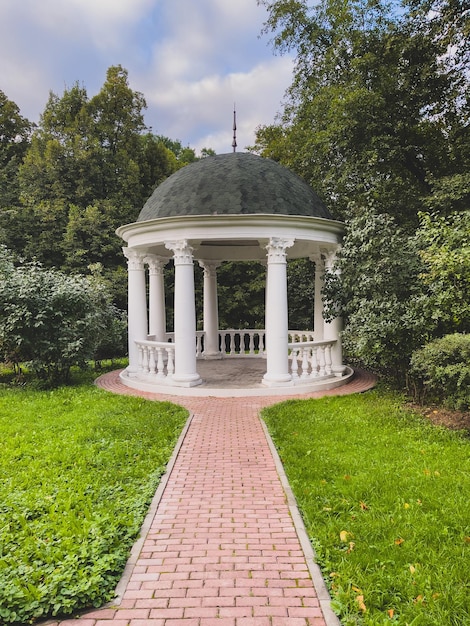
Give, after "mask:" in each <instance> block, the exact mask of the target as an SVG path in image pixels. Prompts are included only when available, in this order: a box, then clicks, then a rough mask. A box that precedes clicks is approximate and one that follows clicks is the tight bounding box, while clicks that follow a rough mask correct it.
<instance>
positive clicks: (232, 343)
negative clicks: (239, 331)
mask: <svg viewBox="0 0 470 626" xmlns="http://www.w3.org/2000/svg"><path fill="white" fill-rule="evenodd" d="M234 354H235V333H234V332H231V333H230V356H233V355H234Z"/></svg>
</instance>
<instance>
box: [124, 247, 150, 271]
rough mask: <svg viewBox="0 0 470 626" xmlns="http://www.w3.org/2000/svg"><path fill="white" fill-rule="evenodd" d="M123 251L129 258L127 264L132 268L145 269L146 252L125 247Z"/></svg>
mask: <svg viewBox="0 0 470 626" xmlns="http://www.w3.org/2000/svg"><path fill="white" fill-rule="evenodd" d="M122 251H123V253H124V256H125V257H126V259H127V266H128V268H129V269H130V270H143V269H144V263H145V261H144V257H145V254H146V253H145V252H139V251H138V250H134V248H126V247H123V248H122Z"/></svg>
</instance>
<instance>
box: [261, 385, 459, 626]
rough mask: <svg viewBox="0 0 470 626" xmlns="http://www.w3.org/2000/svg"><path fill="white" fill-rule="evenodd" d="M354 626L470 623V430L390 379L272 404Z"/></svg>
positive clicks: (280, 444) (309, 523) (312, 532)
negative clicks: (407, 400)
mask: <svg viewBox="0 0 470 626" xmlns="http://www.w3.org/2000/svg"><path fill="white" fill-rule="evenodd" d="M262 417H263V418H264V420H265V422H266V425H267V428H268V430H269V433H270V435H271V437H272V439H273V441H274V443H275V445H276V448H277V450H278V452H279V456H280V458H281V461H282V463H283V466H284V469H285V472H286V475H287V477H288V480H289V483H290V485H291V488H292V490H293V492H294V495H295V497H296V500H297V504H298V506H299V509H300V511H301V513H302V516H303V519H304V523H305V526H306V528H307V532H308V534H309V536H310V538H311V541H312V544H313V547H314V549H315V552H316V555H317V561H318V563H319V565H320V568H321V570H322V572H323V575H324V578H325V580H326V581H327V583H328V584H329V587H330V592H331V595H332V606H333V608H334V610H335V612H336V613H337V614H338V615H339V617H340V619H341V623H342V624H343V625H344V626H357V625H364V626H389V625H391V624H400V625H403V626H405V625H409V626H411V625H413V626H465V625H468V624H470V587H469V585H470V505H469V498H468V494H469V493H470V455H469V452H470V439H469V437H468V433H467V434H465V433H462V432H460V433H458V432H457V433H456V432H450V431H447V430H445V429H443V428H438V427H435V426H432V425H430V424H429V423H428V422H427V421H425V420H424V419H423V418H422V417H421V416H418V415H416V414H414V413H413V412H411V411H409V410H407V409H405V408H404V404H403V401H402V398H401V397H400V396H398V395H395V394H393V393H387V392H384V391H383V390H374V391H369V392H367V393H366V394H360V395H351V396H347V397H327V398H322V399H316V400H313V399H312V400H288V401H286V402H284V403H282V404H278V405H275V406H272V407H269V408H267V409H264V410H263V412H262Z"/></svg>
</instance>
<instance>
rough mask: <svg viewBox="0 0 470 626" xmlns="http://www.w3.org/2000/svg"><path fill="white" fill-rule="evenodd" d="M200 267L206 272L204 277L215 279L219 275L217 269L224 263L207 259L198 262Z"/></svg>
mask: <svg viewBox="0 0 470 626" xmlns="http://www.w3.org/2000/svg"><path fill="white" fill-rule="evenodd" d="M198 263H199V267H201V268H202V269H203V270H204V276H208V277H213V276H216V274H217V268H218V267H220V265H221V263H222V261H206V260H205V259H199V260H198Z"/></svg>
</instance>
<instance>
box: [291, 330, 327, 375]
mask: <svg viewBox="0 0 470 626" xmlns="http://www.w3.org/2000/svg"><path fill="white" fill-rule="evenodd" d="M289 335H290V336H292V333H291V331H289ZM304 335H305V333H304ZM334 344H335V341H293V342H292V343H289V360H290V361H291V371H290V373H291V375H292V378H293V380H294V382H299V383H300V382H304V381H307V380H312V379H314V378H325V377H329V376H332V375H333V372H332V368H331V349H332V347H333V345H334Z"/></svg>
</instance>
